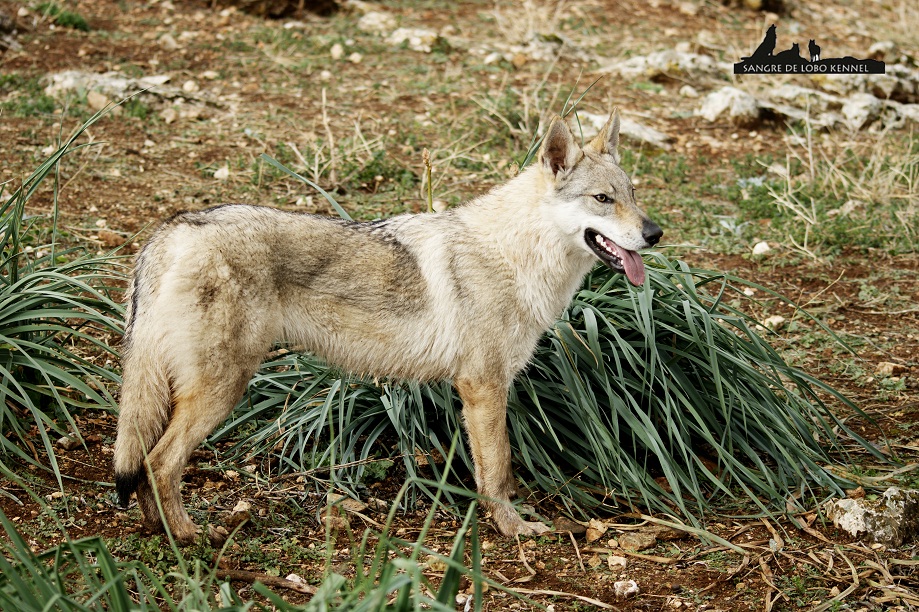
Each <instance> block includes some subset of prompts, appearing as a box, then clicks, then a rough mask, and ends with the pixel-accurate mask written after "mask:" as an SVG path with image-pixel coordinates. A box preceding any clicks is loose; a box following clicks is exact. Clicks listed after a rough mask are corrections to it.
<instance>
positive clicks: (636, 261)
mask: <svg viewBox="0 0 919 612" xmlns="http://www.w3.org/2000/svg"><path fill="white" fill-rule="evenodd" d="M609 242H610V244H612V245H613V249H614V250H615V251H616V254H617V255H619V258H620V259H621V260H622V267H623V268H625V275H626V277H627V278H628V279H629V282H631V283H632V284H633V285H639V286H640V285H644V284H645V262H643V261H642V260H641V255H639V254H638V253H637V252H636V251H629V250H627V249H624V248H622V247H621V246H619V245H618V244H616V243H615V242H612V241H609Z"/></svg>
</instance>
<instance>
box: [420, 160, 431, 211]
mask: <svg viewBox="0 0 919 612" xmlns="http://www.w3.org/2000/svg"><path fill="white" fill-rule="evenodd" d="M421 161H422V162H424V178H425V182H426V184H427V189H426V194H427V199H428V212H434V188H433V186H432V185H431V152H430V151H428V150H427V148H425V149H424V150H423V151H422V152H421Z"/></svg>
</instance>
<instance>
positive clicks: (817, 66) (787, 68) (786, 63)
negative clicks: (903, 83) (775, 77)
mask: <svg viewBox="0 0 919 612" xmlns="http://www.w3.org/2000/svg"><path fill="white" fill-rule="evenodd" d="M777 42H778V36H777V35H776V27H775V24H773V25H771V26H769V29H768V30H766V35H765V36H764V37H763V42H761V43H760V44H759V46H758V47H756V50H755V51H754V52H753V53H752V54H750V56H749V57H743V58H741V60H740V61H739V62H737V63H736V64H734V74H818V73H819V74H884V73H885V72H886V71H887V67H886V65H885V64H884V62H881V61H878V60H874V59H856V58H854V57H849V56H846V57H843V58H838V57H832V58H823V57H822V56H821V54H820V45H818V44H817V41H816V40H815V39H813V38H812V39H810V42H809V43H808V44H807V51H808V54H809V55H810V60H806V59H804V58H803V57H801V48H800V45H799V44H798V43H796V42H795V43H792V45H791V47H789V48H788V49H785V50H784V51H779V52H778V53H775V46H776V43H777Z"/></svg>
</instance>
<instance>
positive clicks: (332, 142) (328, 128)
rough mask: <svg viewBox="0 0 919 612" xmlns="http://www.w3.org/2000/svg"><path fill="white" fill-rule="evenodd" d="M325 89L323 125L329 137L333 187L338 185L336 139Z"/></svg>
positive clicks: (330, 180) (330, 173) (323, 96)
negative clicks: (331, 124)
mask: <svg viewBox="0 0 919 612" xmlns="http://www.w3.org/2000/svg"><path fill="white" fill-rule="evenodd" d="M325 107H326V102H325V87H323V88H322V125H323V126H324V127H325V133H326V134H327V135H328V137H329V182H330V183H331V184H332V185H337V184H338V182H337V180H336V174H335V138H334V136H332V128H331V126H330V125H329V115H328V114H327V113H326V110H325Z"/></svg>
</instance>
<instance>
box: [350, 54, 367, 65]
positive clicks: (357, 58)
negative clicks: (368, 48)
mask: <svg viewBox="0 0 919 612" xmlns="http://www.w3.org/2000/svg"><path fill="white" fill-rule="evenodd" d="M362 59H364V56H363V55H361V54H360V53H356V52H355V53H352V54H351V55H349V56H348V61H349V62H351V63H352V64H360V63H361V60H362Z"/></svg>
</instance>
